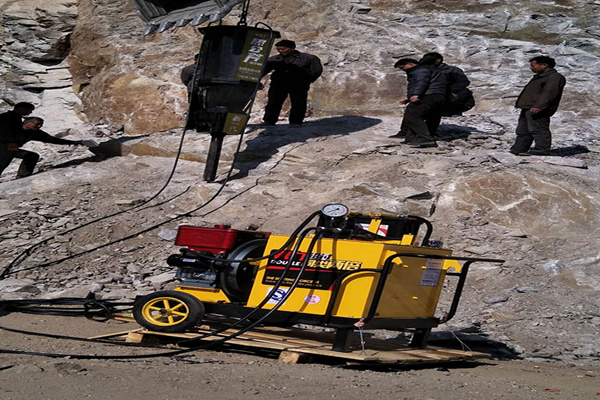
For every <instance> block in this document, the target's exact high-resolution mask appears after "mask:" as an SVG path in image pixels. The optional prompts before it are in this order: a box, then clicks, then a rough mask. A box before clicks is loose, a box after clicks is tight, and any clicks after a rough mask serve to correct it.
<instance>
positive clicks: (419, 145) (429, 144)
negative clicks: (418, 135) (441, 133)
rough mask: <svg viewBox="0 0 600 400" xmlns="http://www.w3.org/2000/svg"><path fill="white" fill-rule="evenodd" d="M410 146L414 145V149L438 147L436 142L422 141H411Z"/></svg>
mask: <svg viewBox="0 0 600 400" xmlns="http://www.w3.org/2000/svg"><path fill="white" fill-rule="evenodd" d="M408 147H412V148H414V149H426V148H428V147H438V145H437V143H436V142H421V143H417V142H415V143H409V145H408Z"/></svg>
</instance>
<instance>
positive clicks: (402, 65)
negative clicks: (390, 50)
mask: <svg viewBox="0 0 600 400" xmlns="http://www.w3.org/2000/svg"><path fill="white" fill-rule="evenodd" d="M417 65H419V62H418V61H417V60H415V59H413V58H401V59H399V60H398V61H396V63H395V64H394V68H398V69H401V70H402V71H408V70H409V69H411V68H414V67H416V66H417Z"/></svg>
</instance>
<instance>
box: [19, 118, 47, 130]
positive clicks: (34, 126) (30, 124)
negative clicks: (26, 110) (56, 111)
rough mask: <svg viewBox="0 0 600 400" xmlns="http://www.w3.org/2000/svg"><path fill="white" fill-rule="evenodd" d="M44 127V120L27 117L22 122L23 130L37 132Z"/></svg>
mask: <svg viewBox="0 0 600 400" xmlns="http://www.w3.org/2000/svg"><path fill="white" fill-rule="evenodd" d="M42 126H44V120H43V119H41V118H39V117H28V118H25V119H24V120H23V129H25V130H33V131H37V130H38V129H40V128H41V127H42Z"/></svg>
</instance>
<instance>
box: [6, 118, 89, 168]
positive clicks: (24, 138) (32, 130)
mask: <svg viewBox="0 0 600 400" xmlns="http://www.w3.org/2000/svg"><path fill="white" fill-rule="evenodd" d="M43 125H44V120H43V119H42V118H38V117H28V118H25V119H24V120H23V126H22V128H21V129H19V130H16V131H12V132H11V133H10V134H7V135H2V137H0V175H2V172H3V171H4V170H5V169H6V167H8V166H9V165H10V163H11V161H12V160H13V159H14V158H20V159H21V160H22V161H21V165H20V167H19V170H18V171H17V179H18V178H24V177H26V176H29V175H31V174H33V170H34V168H35V166H36V164H37V162H38V161H39V159H40V155H39V154H38V153H35V152H33V151H29V150H24V149H21V148H20V147H21V146H23V145H24V144H25V143H27V142H30V141H34V142H42V143H50V144H61V145H75V146H80V145H83V142H82V141H81V140H67V139H61V138H57V137H54V136H52V135H49V134H48V133H46V132H44V131H43V130H41V129H40V128H41V127H42V126H43Z"/></svg>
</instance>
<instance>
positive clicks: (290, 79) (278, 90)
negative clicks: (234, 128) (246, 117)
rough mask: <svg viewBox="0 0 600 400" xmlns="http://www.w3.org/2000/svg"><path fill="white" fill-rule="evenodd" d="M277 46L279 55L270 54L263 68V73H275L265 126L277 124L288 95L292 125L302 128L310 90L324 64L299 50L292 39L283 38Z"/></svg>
mask: <svg viewBox="0 0 600 400" xmlns="http://www.w3.org/2000/svg"><path fill="white" fill-rule="evenodd" d="M275 48H276V50H277V52H278V53H279V54H278V55H275V56H272V57H269V59H268V60H267V65H266V67H265V71H264V75H267V74H268V73H270V72H273V73H272V74H271V84H270V86H269V93H268V101H267V106H266V108H265V115H264V117H263V121H264V124H265V125H275V124H276V123H277V120H278V118H279V113H280V112H281V108H282V107H283V103H284V102H285V99H286V98H287V97H288V96H289V97H290V103H291V109H290V116H289V122H290V127H291V128H292V127H299V126H301V125H302V122H303V121H304V116H305V114H306V108H307V104H306V103H307V100H308V90H309V89H310V85H311V83H313V82H314V81H316V80H317V79H318V78H319V77H320V76H321V74H322V73H323V66H322V65H321V60H319V57H317V56H314V55H312V54H308V53H301V52H299V51H297V50H296V43H294V42H293V41H291V40H281V41H279V42H277V43H275Z"/></svg>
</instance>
